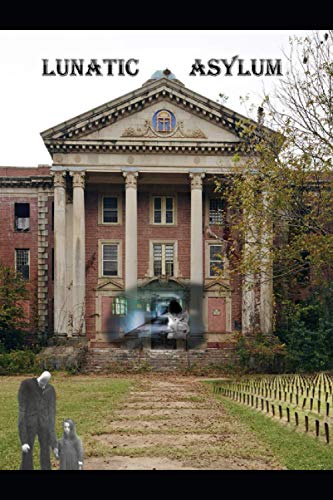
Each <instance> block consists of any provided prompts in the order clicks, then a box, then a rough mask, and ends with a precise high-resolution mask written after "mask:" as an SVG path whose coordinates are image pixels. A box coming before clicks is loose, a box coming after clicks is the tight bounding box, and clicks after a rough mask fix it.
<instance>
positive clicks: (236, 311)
mask: <svg viewBox="0 0 333 500" xmlns="http://www.w3.org/2000/svg"><path fill="white" fill-rule="evenodd" d="M239 118H240V115H238V114H237V113H235V112H232V111H231V110H229V109H227V108H225V107H224V106H222V105H220V104H217V103H216V102H214V101H212V100H210V99H208V98H206V97H203V96H201V95H199V94H197V93H195V92H193V91H191V90H189V89H188V88H186V87H185V86H184V85H183V84H182V83H181V82H180V81H179V80H177V79H176V78H175V76H174V75H173V74H172V73H170V72H169V71H164V72H162V71H157V72H156V73H154V74H153V76H152V77H151V79H149V80H148V81H147V82H145V83H144V84H143V85H142V87H141V88H139V89H137V90H135V91H133V92H130V93H128V94H126V95H123V96H121V97H119V98H117V99H114V100H112V101H110V102H108V103H106V104H103V105H101V106H99V107H98V108H95V109H92V110H91V111H87V112H84V113H82V114H81V115H79V116H77V117H74V118H72V119H69V120H66V121H65V122H64V123H61V124H59V125H56V126H54V127H52V128H50V129H48V130H46V131H44V132H42V134H41V136H42V138H43V141H44V143H45V146H46V148H47V149H48V151H49V153H50V155H51V158H52V164H51V165H50V166H44V165H42V166H38V167H34V168H20V167H1V168H0V234H1V243H0V261H1V262H2V263H4V264H7V265H10V266H14V267H15V268H16V270H17V271H20V272H22V274H23V276H24V278H25V279H27V280H28V281H29V287H30V290H31V295H30V297H31V298H30V300H29V301H28V302H27V303H26V304H25V306H26V313H27V315H28V316H29V315H30V317H31V318H32V316H33V314H34V311H37V313H38V315H37V316H38V329H39V330H40V331H43V332H48V335H49V336H50V337H52V338H53V339H56V340H59V341H66V339H71V341H73V340H74V339H75V338H79V339H81V340H82V339H85V340H86V341H87V344H88V346H89V347H90V348H96V347H98V348H106V347H110V346H114V347H115V346H117V345H121V340H122V341H123V342H125V340H126V339H129V338H132V339H134V336H133V335H132V336H131V335H128V334H133V332H136V333H137V335H136V337H135V339H136V342H137V341H138V339H139V340H140V339H141V341H142V342H141V343H142V345H143V346H144V347H145V348H147V349H154V348H156V349H158V348H159V347H161V346H162V343H161V342H159V340H158V338H159V337H158V335H154V334H153V333H152V332H153V330H152V329H153V326H152V325H154V321H152V320H153V319H155V320H156V318H157V317H158V316H163V312H165V310H166V308H167V305H168V303H169V301H170V300H171V298H175V299H176V300H178V301H179V303H180V305H181V307H182V308H183V309H185V310H187V311H188V312H189V315H190V331H191V333H190V336H193V338H194V337H195V336H197V338H199V339H200V342H199V343H198V344H197V345H198V346H200V347H204V348H205V349H209V348H215V349H217V348H222V349H223V347H224V346H225V345H227V342H228V341H229V340H230V338H231V336H232V333H233V332H235V331H240V330H242V331H247V330H248V329H249V328H250V327H251V318H252V312H253V308H254V292H253V291H251V290H248V289H246V287H244V286H243V287H242V283H241V280H240V278H239V279H237V278H234V279H233V282H232V283H231V282H230V277H229V275H228V260H227V257H226V255H225V254H224V250H223V248H224V247H223V241H222V240H223V230H224V226H223V211H222V208H223V201H222V200H221V197H220V196H219V194H217V193H215V192H214V187H215V185H214V182H213V179H214V176H215V175H220V176H226V177H227V176H228V175H230V173H231V171H232V168H233V161H232V157H233V155H234V153H235V148H236V146H237V144H238V142H239V140H240V139H239V137H238V135H237V130H236V122H237V120H238V119H239ZM220 271H223V272H222V273H221V272H220ZM131 298H134V300H135V305H134V306H133V307H130V305H129V303H130V301H131ZM259 299H260V304H259V306H260V307H259V312H260V324H261V326H262V328H263V329H264V330H265V331H269V330H270V328H271V321H272V310H271V309H272V306H271V300H270V290H269V288H266V289H265V290H263V291H262V293H261V294H260V297H259ZM155 324H156V321H155ZM162 324H163V322H162ZM147 332H148V333H147ZM133 342H134V340H133ZM128 345H130V344H128ZM133 345H137V344H135V343H134V344H133ZM163 346H164V348H165V347H167V344H166V343H164V344H163ZM169 347H170V348H173V349H174V348H175V347H177V346H176V345H175V344H172V343H170V346H169Z"/></svg>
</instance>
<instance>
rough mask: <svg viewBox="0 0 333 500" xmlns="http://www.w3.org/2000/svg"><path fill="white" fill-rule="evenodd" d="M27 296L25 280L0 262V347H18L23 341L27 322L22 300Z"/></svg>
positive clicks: (6, 348)
mask: <svg viewBox="0 0 333 500" xmlns="http://www.w3.org/2000/svg"><path fill="white" fill-rule="evenodd" d="M28 296H29V294H28V291H27V288H26V282H25V281H24V279H23V278H22V276H21V275H20V274H16V272H15V270H14V269H12V268H10V267H7V266H4V265H2V264H0V349H1V350H5V351H8V350H11V349H15V348H20V347H22V346H23V345H24V343H25V338H26V335H27V331H26V329H27V327H28V322H27V319H26V318H25V316H24V309H23V305H22V301H23V300H25V299H27V298H28Z"/></svg>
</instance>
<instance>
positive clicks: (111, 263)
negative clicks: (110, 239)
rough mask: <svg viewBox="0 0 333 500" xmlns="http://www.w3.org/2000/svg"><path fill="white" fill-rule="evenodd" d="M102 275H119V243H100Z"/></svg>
mask: <svg viewBox="0 0 333 500" xmlns="http://www.w3.org/2000/svg"><path fill="white" fill-rule="evenodd" d="M102 275H103V276H118V275H119V244H118V243H103V244H102Z"/></svg>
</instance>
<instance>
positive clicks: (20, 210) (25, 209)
mask: <svg viewBox="0 0 333 500" xmlns="http://www.w3.org/2000/svg"><path fill="white" fill-rule="evenodd" d="M14 227H15V231H22V232H23V231H29V229H30V204H29V203H15V226H14Z"/></svg>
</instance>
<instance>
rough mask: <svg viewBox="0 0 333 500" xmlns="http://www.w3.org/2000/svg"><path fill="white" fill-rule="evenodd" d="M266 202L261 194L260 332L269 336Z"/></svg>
mask: <svg viewBox="0 0 333 500" xmlns="http://www.w3.org/2000/svg"><path fill="white" fill-rule="evenodd" d="M268 202H269V200H268V193H267V192H263V204H264V210H265V213H266V217H265V219H264V223H263V225H262V234H261V255H262V256H261V272H260V330H261V332H262V333H264V334H270V333H272V330H273V262H272V255H271V250H270V247H271V245H272V241H273V230H272V224H271V222H270V221H269V213H268V209H269V207H268Z"/></svg>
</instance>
